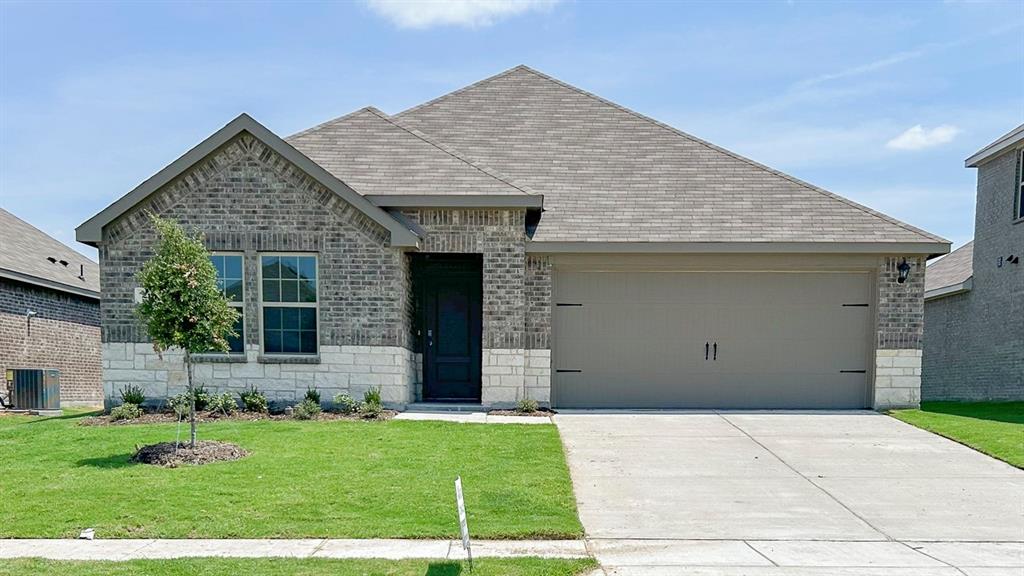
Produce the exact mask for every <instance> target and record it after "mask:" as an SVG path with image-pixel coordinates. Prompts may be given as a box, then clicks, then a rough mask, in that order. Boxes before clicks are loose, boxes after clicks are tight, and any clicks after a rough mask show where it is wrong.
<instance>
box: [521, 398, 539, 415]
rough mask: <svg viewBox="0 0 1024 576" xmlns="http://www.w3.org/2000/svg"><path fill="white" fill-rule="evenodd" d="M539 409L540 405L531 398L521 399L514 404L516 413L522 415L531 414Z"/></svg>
mask: <svg viewBox="0 0 1024 576" xmlns="http://www.w3.org/2000/svg"><path fill="white" fill-rule="evenodd" d="M538 408H540V405H539V404H538V403H537V401H536V400H534V399H533V398H523V399H522V400H520V401H519V402H518V403H516V411H517V412H522V413H523V414H533V413H534V412H536V411H537V409H538Z"/></svg>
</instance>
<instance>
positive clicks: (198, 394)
mask: <svg viewBox="0 0 1024 576" xmlns="http://www.w3.org/2000/svg"><path fill="white" fill-rule="evenodd" d="M192 397H193V398H194V399H195V401H196V411H197V412H202V411H203V410H206V409H208V408H209V407H210V399H211V398H212V396H210V393H209V392H207V391H206V386H203V385H202V384H199V385H198V386H194V387H193V388H192Z"/></svg>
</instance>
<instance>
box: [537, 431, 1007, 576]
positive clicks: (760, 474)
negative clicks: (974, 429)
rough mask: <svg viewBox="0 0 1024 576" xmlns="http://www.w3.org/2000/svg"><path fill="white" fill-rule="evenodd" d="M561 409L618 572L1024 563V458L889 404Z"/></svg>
mask: <svg viewBox="0 0 1024 576" xmlns="http://www.w3.org/2000/svg"><path fill="white" fill-rule="evenodd" d="M555 423H556V424H557V425H558V427H559V430H560V432H561V434H562V439H563V442H564V443H565V446H566V452H567V455H568V460H569V467H570V470H571V473H572V478H573V485H574V487H575V490H576V498H577V502H578V506H579V511H580V519H581V521H582V522H583V526H584V529H585V530H586V534H587V538H588V539H589V543H590V549H591V551H592V552H593V553H594V555H595V557H596V558H597V559H598V560H599V561H600V562H601V564H602V566H604V567H605V568H604V570H605V571H606V573H608V574H618V575H632V574H655V575H657V574H704V575H712V574H715V575H723V576H726V575H732V574H749V575H751V576H757V575H762V574H763V575H765V576H768V575H781V574H794V575H796V574H799V575H801V576H807V575H809V574H850V575H854V574H857V575H859V574H865V575H867V574H896V575H901V574H905V575H910V574H913V575H915V576H925V575H932V574H935V575H937V576H942V575H944V574H959V575H961V576H963V574H969V575H972V576H973V575H975V574H978V575H982V574H984V575H986V576H996V575H1002V574H1007V575H1009V574H1012V575H1013V576H1024V472H1022V471H1020V470H1018V469H1016V468H1013V467H1012V466H1009V465H1007V464H1005V463H1003V462H1000V461H998V460H995V459H993V458H989V457H988V456H985V455H983V454H980V453H978V452H975V451H974V450H971V449H969V448H966V447H964V446H962V445H960V444H957V443H955V442H952V441H949V440H946V439H944V438H941V437H939V436H936V435H933V434H930V433H928V432H925V431H923V430H919V429H917V428H914V427H912V426H910V425H907V424H904V423H902V422H899V421H898V420H895V419H893V418H889V417H887V416H883V415H881V414H877V413H874V412H866V411H865V412H848V413H836V412H830V413H792V412H791V413H784V412H772V413H756V412H747V413H740V412H712V411H705V412H686V413H605V414H595V413H567V412H563V413H561V414H558V415H556V416H555Z"/></svg>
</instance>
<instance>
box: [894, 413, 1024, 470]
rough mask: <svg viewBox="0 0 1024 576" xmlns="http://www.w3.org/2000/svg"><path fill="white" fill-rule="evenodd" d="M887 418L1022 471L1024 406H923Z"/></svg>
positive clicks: (1023, 466) (1023, 460)
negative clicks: (912, 426)
mask: <svg viewBox="0 0 1024 576" xmlns="http://www.w3.org/2000/svg"><path fill="white" fill-rule="evenodd" d="M889 415H890V416H893V417H895V418H898V419H900V420H902V421H903V422H906V423H908V424H912V425H914V426H917V427H918V428H922V429H924V430H928V431H929V432H933V433H935V434H938V435H940V436H944V437H946V438H949V439H950V440H955V441H956V442H959V443H961V444H963V445H965V446H969V447H971V448H973V449H975V450H977V451H979V452H982V453H984V454H988V455H989V456H992V457H993V458H998V459H999V460H1002V461H1003V462H1006V463H1008V464H1010V465H1012V466H1016V467H1017V468H1024V402H922V403H921V408H920V409H911V410H892V411H890V412H889Z"/></svg>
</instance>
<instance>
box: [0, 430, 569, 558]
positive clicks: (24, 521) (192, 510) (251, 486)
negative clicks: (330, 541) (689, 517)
mask: <svg viewBox="0 0 1024 576" xmlns="http://www.w3.org/2000/svg"><path fill="white" fill-rule="evenodd" d="M81 417H82V414H81V413H78V414H71V415H66V416H63V417H60V418H38V417H11V416H5V417H0V538H4V537H15V538H29V537H42V538H57V537H74V536H77V535H78V532H79V531H80V530H81V529H83V528H88V527H93V528H95V529H96V536H97V537H98V538H203V537H206V538H253V537H264V538H270V537H272V538H300V537H335V538H372V537H378V538H399V537H406V538H442V537H443V538H451V537H455V536H457V534H458V521H457V516H456V512H455V502H454V500H455V496H454V492H455V491H454V486H453V482H454V479H455V477H456V476H457V475H461V476H462V480H463V486H464V488H465V495H466V507H467V509H468V515H469V518H468V520H469V528H470V531H471V534H472V535H473V537H475V538H576V537H581V536H582V532H583V530H582V527H581V526H580V523H579V519H578V518H577V515H576V504H575V500H574V498H573V493H572V483H571V481H570V479H569V472H568V468H567V466H566V463H565V458H564V455H563V453H562V445H561V441H560V440H559V437H558V432H557V430H556V429H555V427H554V426H553V425H511V424H505V425H493V424H491V425H487V424H458V423H448V422H412V421H390V422H361V421H330V422H326V421H324V422H298V421H291V420H289V421H257V422H243V421H231V422H214V423H206V424H201V425H200V427H199V437H200V438H201V439H215V440H223V441H229V442H234V443H237V444H239V445H241V446H243V447H244V448H246V449H248V450H250V451H251V454H250V455H249V456H248V457H246V458H244V459H242V460H238V461H234V462H220V463H215V464H207V465H204V466H195V467H193V466H186V467H181V468H159V467H155V466H149V465H142V464H133V463H131V462H130V461H129V458H130V457H131V455H132V454H133V453H134V451H135V446H136V445H144V444H151V443H155V442H161V441H167V440H174V437H175V425H173V424H160V425H129V426H78V425H77V424H78V421H79V420H80V419H81ZM182 433H183V435H184V437H187V433H188V430H187V426H183V427H182Z"/></svg>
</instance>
